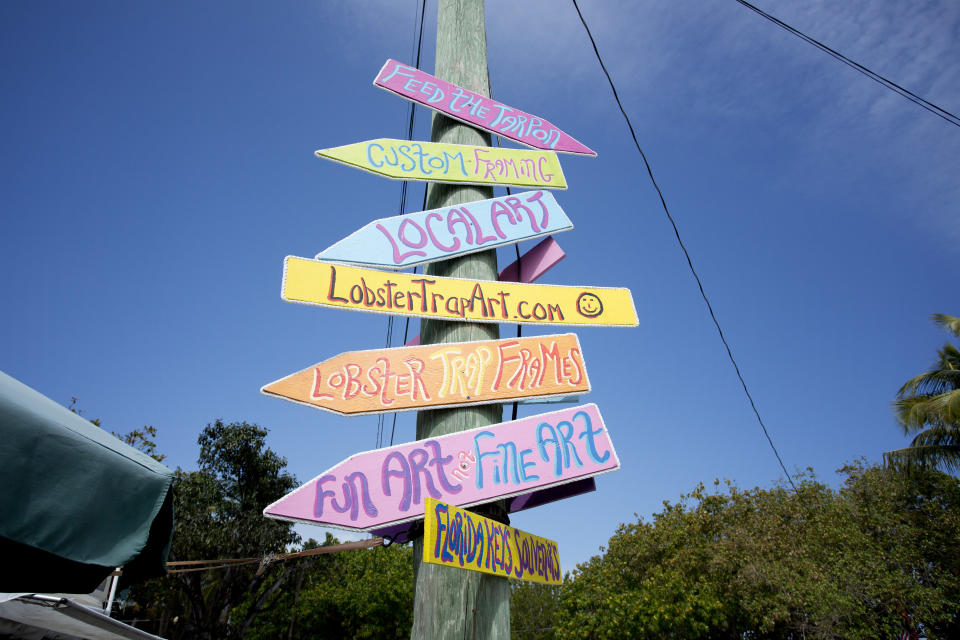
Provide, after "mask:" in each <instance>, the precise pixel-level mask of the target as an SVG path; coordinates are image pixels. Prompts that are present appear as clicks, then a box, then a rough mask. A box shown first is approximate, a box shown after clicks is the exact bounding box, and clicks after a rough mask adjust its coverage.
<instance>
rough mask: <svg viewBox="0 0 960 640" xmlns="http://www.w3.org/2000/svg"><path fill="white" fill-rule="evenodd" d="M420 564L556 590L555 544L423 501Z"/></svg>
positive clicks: (559, 577)
mask: <svg viewBox="0 0 960 640" xmlns="http://www.w3.org/2000/svg"><path fill="white" fill-rule="evenodd" d="M423 561H424V562H428V563H430V564H439V565H443V566H445V567H456V568H458V569H469V570H470V571H479V572H480V573H489V574H491V575H495V576H504V577H508V578H516V579H518V580H528V581H530V582H540V583H542V584H561V583H562V582H563V579H562V574H561V573H560V552H559V550H558V549H557V543H556V542H554V541H553V540H547V539H546V538H541V537H539V536H535V535H533V534H532V533H527V532H526V531H521V530H520V529H515V528H513V527H511V526H510V525H506V524H501V523H500V522H497V521H496V520H491V519H490V518H486V517H484V516H481V515H478V514H476V513H472V512H470V511H467V510H466V509H461V508H459V507H455V506H453V505H449V504H446V503H443V502H440V501H438V500H434V499H433V498H427V503H426V512H425V513H424V516H423Z"/></svg>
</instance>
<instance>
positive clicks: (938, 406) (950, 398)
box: [893, 389, 960, 433]
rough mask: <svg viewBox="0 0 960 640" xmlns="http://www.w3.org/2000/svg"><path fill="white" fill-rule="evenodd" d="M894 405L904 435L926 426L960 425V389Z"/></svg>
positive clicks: (918, 397) (915, 398)
mask: <svg viewBox="0 0 960 640" xmlns="http://www.w3.org/2000/svg"><path fill="white" fill-rule="evenodd" d="M893 405H894V408H895V411H896V414H897V420H898V421H899V422H900V425H901V426H902V427H903V431H904V433H912V432H914V431H917V430H919V429H923V428H924V427H925V426H930V427H936V426H950V425H953V426H954V427H956V426H957V425H960V389H955V390H953V391H949V392H947V393H939V394H936V395H927V396H912V397H909V398H903V399H901V400H897V401H896V402H894V403H893Z"/></svg>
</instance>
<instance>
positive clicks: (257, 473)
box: [123, 420, 298, 639]
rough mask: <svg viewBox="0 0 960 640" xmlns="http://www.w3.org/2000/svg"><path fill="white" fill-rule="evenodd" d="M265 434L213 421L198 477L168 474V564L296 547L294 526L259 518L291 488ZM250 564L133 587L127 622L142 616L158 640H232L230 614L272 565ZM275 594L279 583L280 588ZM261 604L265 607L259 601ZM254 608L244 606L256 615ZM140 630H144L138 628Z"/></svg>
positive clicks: (270, 574) (269, 574) (270, 576)
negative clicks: (171, 526) (170, 479)
mask: <svg viewBox="0 0 960 640" xmlns="http://www.w3.org/2000/svg"><path fill="white" fill-rule="evenodd" d="M266 436H267V430H266V429H264V428H262V427H259V426H257V425H251V424H247V423H246V422H240V423H231V424H225V423H224V422H223V421H220V420H218V421H216V422H215V423H213V424H209V425H207V427H206V428H205V429H204V430H203V431H202V432H201V434H200V437H199V439H198V444H199V445H200V456H199V458H198V463H199V469H198V470H197V471H183V470H182V469H177V471H176V474H175V476H174V484H173V495H174V513H175V517H174V532H173V540H172V545H171V550H170V557H169V560H170V561H174V560H214V559H227V558H247V557H252V558H257V557H263V556H266V555H268V554H275V553H282V552H284V551H286V550H287V548H288V546H289V545H291V544H293V543H295V542H297V540H298V536H297V535H296V534H295V533H294V531H293V527H292V525H290V524H288V523H284V522H278V521H276V520H270V519H267V518H264V517H263V514H262V511H263V508H264V507H265V506H267V505H268V504H270V503H271V502H273V501H275V500H277V499H278V498H280V497H281V496H283V495H284V494H285V493H287V492H289V491H291V490H292V489H293V488H295V487H296V486H297V482H296V479H295V478H294V477H293V476H291V475H290V474H288V473H287V472H286V471H285V470H284V468H285V467H286V460H284V459H283V458H281V457H279V456H277V454H275V453H274V452H273V451H271V450H270V449H269V448H268V447H267V446H266V444H265V439H266ZM258 569H259V567H258V565H256V564H253V565H243V566H232V567H224V568H220V569H214V570H209V571H197V572H190V573H182V574H171V575H168V576H167V577H165V578H159V579H157V580H153V581H150V582H148V583H145V584H144V585H138V586H135V587H134V589H133V590H132V592H131V594H130V597H129V601H130V602H131V603H136V605H135V606H132V607H130V610H129V611H128V610H126V609H125V610H124V613H123V616H124V617H125V618H132V617H136V618H147V619H148V620H150V621H152V624H151V627H150V630H151V631H154V632H156V633H159V635H161V636H163V637H169V638H173V639H177V638H201V639H207V638H209V639H213V638H216V639H223V638H232V637H236V636H237V630H238V629H241V628H242V623H241V624H239V625H238V624H237V620H236V616H235V615H234V609H235V608H236V607H237V606H238V605H239V604H240V603H241V602H243V601H245V600H246V599H247V598H248V596H249V594H251V593H258V592H259V591H260V590H261V588H262V586H263V584H264V583H265V582H271V581H272V584H276V582H277V580H279V579H281V578H282V577H283V576H282V574H280V576H279V578H278V577H277V576H275V575H274V574H275V573H277V572H276V571H275V570H274V569H275V567H274V566H272V565H271V566H267V567H265V570H264V571H259V570H258ZM278 588H279V585H278ZM262 606H264V607H265V606H268V602H266V601H265V602H263V603H262ZM259 612H260V609H259V608H258V607H256V606H253V607H249V606H248V607H247V611H246V613H247V614H248V615H250V616H256V615H257V614H258V613H259ZM138 626H141V627H143V625H138Z"/></svg>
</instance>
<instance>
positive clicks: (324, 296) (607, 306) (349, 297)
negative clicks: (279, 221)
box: [280, 256, 637, 327]
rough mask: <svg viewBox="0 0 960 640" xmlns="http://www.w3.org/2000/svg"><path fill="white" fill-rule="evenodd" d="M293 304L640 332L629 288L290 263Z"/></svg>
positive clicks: (284, 293)
mask: <svg viewBox="0 0 960 640" xmlns="http://www.w3.org/2000/svg"><path fill="white" fill-rule="evenodd" d="M280 295H281V297H282V298H283V299H284V300H286V301H287V302H297V303H301V304H312V305H320V306H323V307H332V308H340V309H352V310H355V311H370V312H373V313H387V314H393V315H404V316H418V317H426V318H441V319H445V320H462V321H469V322H515V323H524V324H562V325H575V326H597V327H604V326H605V327H635V326H637V312H636V309H635V308H634V306H633V297H632V296H631V295H630V290H629V289H621V288H607V287H570V286H559V285H541V284H521V283H516V282H498V281H488V280H463V279H460V278H444V277H439V276H425V275H420V274H410V273H401V272H392V271H376V270H373V269H360V268H358V267H350V266H347V265H337V264H332V263H329V262H321V261H319V260H311V259H309V258H298V257H296V256H287V257H286V259H285V260H284V269H283V285H282V287H281V294H280Z"/></svg>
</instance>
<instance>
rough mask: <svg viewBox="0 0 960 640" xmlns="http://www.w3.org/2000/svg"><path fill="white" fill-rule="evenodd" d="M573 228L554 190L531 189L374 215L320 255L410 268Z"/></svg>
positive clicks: (375, 264) (394, 267)
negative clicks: (399, 213)
mask: <svg viewBox="0 0 960 640" xmlns="http://www.w3.org/2000/svg"><path fill="white" fill-rule="evenodd" d="M572 228H573V223H572V222H570V219H569V218H567V215H566V214H565V213H564V212H563V209H561V208H560V205H559V204H557V200H556V198H554V197H553V194H551V193H549V192H545V191H526V192H524V193H518V194H516V195H510V196H503V197H500V198H493V199H490V200H479V201H477V202H468V203H466V204H458V205H456V206H454V207H444V208H443V209H433V210H430V211H420V212H418V213H408V214H406V215H402V216H394V217H391V218H381V219H379V220H374V221H373V222H369V223H367V224H366V225H365V226H363V227H361V228H360V229H358V230H357V231H354V232H353V233H352V234H350V235H349V236H347V237H346V238H344V239H343V240H340V241H339V242H337V243H336V244H334V245H332V246H331V247H329V248H327V249H324V250H323V251H321V252H320V253H318V254H317V256H316V258H317V260H326V261H328V262H340V263H343V264H355V265H359V266H368V267H382V268H385V269H405V268H407V267H413V266H416V265H419V264H425V263H427V262H434V261H436V260H446V259H448V258H453V257H456V256H461V255H465V254H468V253H473V252H475V251H483V250H485V249H492V248H494V247H499V246H503V245H505V244H512V243H515V242H520V241H522V240H530V239H532V238H539V237H541V236H546V235H550V234H553V233H559V232H561V231H568V230H570V229H572Z"/></svg>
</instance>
